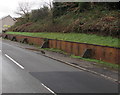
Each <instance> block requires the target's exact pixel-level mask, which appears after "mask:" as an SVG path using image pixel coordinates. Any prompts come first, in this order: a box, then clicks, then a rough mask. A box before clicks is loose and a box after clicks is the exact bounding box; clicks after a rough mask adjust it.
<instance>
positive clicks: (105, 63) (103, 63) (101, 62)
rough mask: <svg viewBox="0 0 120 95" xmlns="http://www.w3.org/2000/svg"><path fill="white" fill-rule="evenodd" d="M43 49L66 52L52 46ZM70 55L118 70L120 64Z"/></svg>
mask: <svg viewBox="0 0 120 95" xmlns="http://www.w3.org/2000/svg"><path fill="white" fill-rule="evenodd" d="M40 49H41V48H40ZM43 50H48V51H52V52H58V53H62V54H67V53H66V52H64V51H62V50H59V49H54V48H44V49H43ZM70 57H72V58H77V59H82V60H85V61H89V62H95V63H98V64H101V65H102V66H105V67H108V68H111V69H116V70H118V68H120V66H119V65H117V64H112V63H108V62H104V61H100V60H96V59H89V58H83V57H80V56H75V55H70Z"/></svg>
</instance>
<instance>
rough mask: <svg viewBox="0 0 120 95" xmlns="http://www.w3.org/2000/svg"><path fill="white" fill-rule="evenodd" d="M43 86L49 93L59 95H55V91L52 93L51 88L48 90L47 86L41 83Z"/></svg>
mask: <svg viewBox="0 0 120 95" xmlns="http://www.w3.org/2000/svg"><path fill="white" fill-rule="evenodd" d="M41 84H42V86H44V87H45V88H46V89H47V90H48V91H50V92H51V93H53V94H54V95H57V94H55V92H54V91H52V90H51V89H50V88H48V87H47V86H45V85H44V84H43V83H41Z"/></svg>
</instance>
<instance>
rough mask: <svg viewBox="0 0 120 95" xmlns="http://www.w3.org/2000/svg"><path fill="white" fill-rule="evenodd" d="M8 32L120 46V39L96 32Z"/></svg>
mask: <svg viewBox="0 0 120 95" xmlns="http://www.w3.org/2000/svg"><path fill="white" fill-rule="evenodd" d="M7 34H17V35H25V36H32V37H43V38H49V39H57V40H65V41H72V42H80V43H88V44H96V45H103V46H112V47H120V46H119V45H118V42H119V41H120V39H118V38H112V37H104V36H98V35H94V34H83V33H48V32H41V33H28V32H7Z"/></svg>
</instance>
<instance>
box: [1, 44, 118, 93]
mask: <svg viewBox="0 0 120 95" xmlns="http://www.w3.org/2000/svg"><path fill="white" fill-rule="evenodd" d="M1 44H2V49H1V50H0V61H1V60H2V62H0V74H1V76H2V77H1V76H0V81H1V80H2V82H0V87H1V85H2V87H1V88H2V93H53V94H58V93H118V84H117V83H115V82H112V81H111V80H108V79H105V78H103V77H100V76H97V75H94V74H92V73H89V72H85V71H82V70H80V69H77V68H74V67H72V66H69V65H67V64H64V63H61V62H58V61H55V60H53V59H50V58H47V57H45V56H42V55H41V54H36V53H35V52H32V51H29V50H26V49H22V48H20V47H17V46H13V45H10V44H9V43H7V42H2V43H0V45H1ZM1 67H2V68H1ZM0 92H1V89H0Z"/></svg>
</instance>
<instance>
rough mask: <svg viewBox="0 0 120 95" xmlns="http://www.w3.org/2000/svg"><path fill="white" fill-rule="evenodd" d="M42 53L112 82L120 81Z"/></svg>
mask: <svg viewBox="0 0 120 95" xmlns="http://www.w3.org/2000/svg"><path fill="white" fill-rule="evenodd" d="M42 55H43V56H45V57H48V58H51V59H53V60H56V61H59V62H62V63H65V64H67V65H70V66H72V67H75V68H77V69H81V70H83V71H87V72H90V73H92V74H96V75H99V76H101V77H104V78H106V79H109V80H111V81H113V82H117V83H120V81H119V80H117V79H114V78H111V77H109V76H106V75H104V74H101V73H98V72H95V71H92V70H89V69H87V68H85V67H82V66H77V65H74V64H71V63H69V62H65V61H63V60H61V59H56V58H54V57H51V56H48V55H45V54H42Z"/></svg>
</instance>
